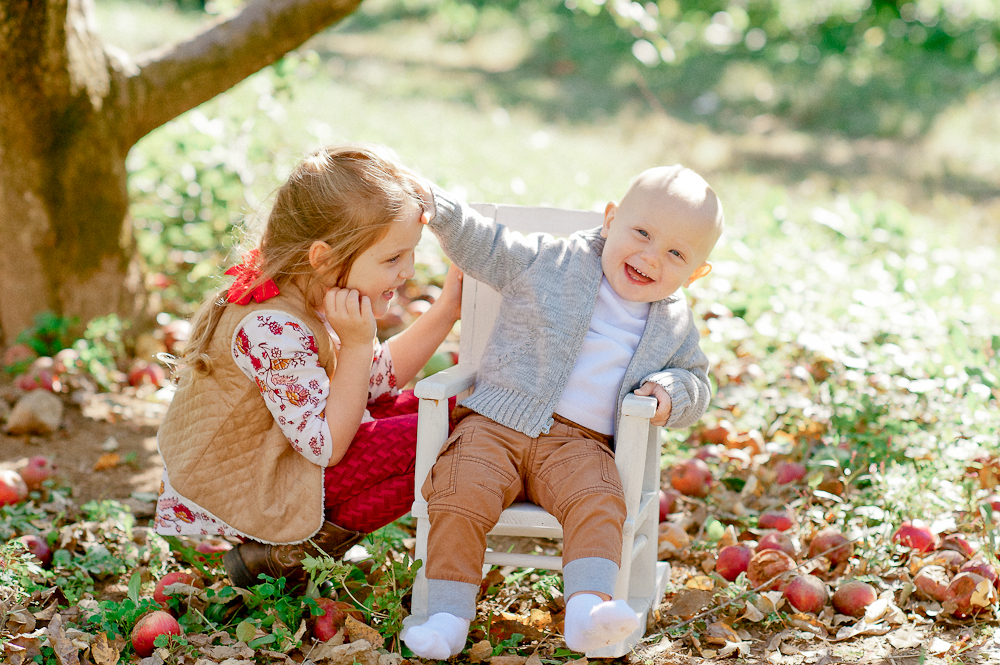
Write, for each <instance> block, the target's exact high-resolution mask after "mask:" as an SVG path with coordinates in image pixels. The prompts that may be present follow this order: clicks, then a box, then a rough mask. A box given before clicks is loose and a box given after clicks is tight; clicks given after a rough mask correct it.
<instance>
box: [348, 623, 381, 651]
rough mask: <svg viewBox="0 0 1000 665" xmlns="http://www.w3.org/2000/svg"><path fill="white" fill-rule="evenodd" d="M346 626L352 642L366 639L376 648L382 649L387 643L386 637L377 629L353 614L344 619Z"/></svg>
mask: <svg viewBox="0 0 1000 665" xmlns="http://www.w3.org/2000/svg"><path fill="white" fill-rule="evenodd" d="M344 628H345V629H346V630H347V636H348V637H349V638H350V640H351V642H352V643H353V642H357V641H358V640H365V641H367V642H368V643H369V644H371V645H372V646H373V647H375V648H376V649H381V648H382V646H383V645H384V644H385V638H384V637H382V635H381V634H379V632H378V631H377V630H375V629H374V628H372V627H371V626H369V625H368V624H366V623H362V622H360V621H358V620H357V619H355V618H354V617H352V616H351V615H347V618H346V619H345V620H344Z"/></svg>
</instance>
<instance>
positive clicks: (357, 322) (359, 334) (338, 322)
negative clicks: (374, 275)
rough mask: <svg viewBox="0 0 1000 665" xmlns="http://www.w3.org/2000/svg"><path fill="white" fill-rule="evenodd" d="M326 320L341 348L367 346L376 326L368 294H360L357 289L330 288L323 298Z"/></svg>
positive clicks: (369, 344)
mask: <svg viewBox="0 0 1000 665" xmlns="http://www.w3.org/2000/svg"><path fill="white" fill-rule="evenodd" d="M323 308H324V310H325V314H326V320H327V321H329V323H330V327H332V328H333V330H334V332H336V333H337V337H339V338H340V345H341V348H343V347H353V346H368V347H369V348H371V345H372V340H373V339H375V333H376V332H377V330H378V328H377V326H376V324H375V315H374V314H372V303H371V300H369V299H368V296H362V295H361V293H360V292H359V291H358V290H357V289H341V288H336V287H334V288H332V289H330V290H328V291H327V292H326V296H324V298H323Z"/></svg>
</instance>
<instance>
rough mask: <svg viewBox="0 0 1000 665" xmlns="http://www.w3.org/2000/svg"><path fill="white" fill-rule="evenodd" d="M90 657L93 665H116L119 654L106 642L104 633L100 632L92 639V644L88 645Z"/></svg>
mask: <svg viewBox="0 0 1000 665" xmlns="http://www.w3.org/2000/svg"><path fill="white" fill-rule="evenodd" d="M90 657H91V658H92V659H93V660H94V663H95V665H116V663H117V662H118V659H119V658H121V654H120V653H118V649H116V648H115V647H114V645H112V644H110V643H109V642H108V636H107V635H106V634H105V633H104V631H100V632H98V633H97V636H96V637H95V638H94V643H93V644H91V645H90Z"/></svg>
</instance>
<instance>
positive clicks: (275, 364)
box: [232, 311, 333, 466]
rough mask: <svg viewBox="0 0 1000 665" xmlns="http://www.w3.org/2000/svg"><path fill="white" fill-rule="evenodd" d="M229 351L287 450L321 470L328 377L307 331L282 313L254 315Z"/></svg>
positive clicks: (326, 455)
mask: <svg viewBox="0 0 1000 665" xmlns="http://www.w3.org/2000/svg"><path fill="white" fill-rule="evenodd" d="M232 352H233V360H235V361H236V364H237V366H239V368H240V369H241V370H242V371H243V373H244V374H246V375H247V376H248V377H249V378H250V379H251V380H252V381H254V382H255V383H256V384H257V387H258V389H259V390H260V394H261V396H262V397H263V399H264V403H265V404H266V405H267V408H268V410H269V411H270V412H271V415H272V416H274V419H275V420H276V421H277V422H278V425H279V426H280V427H281V431H282V433H284V435H285V437H286V438H287V439H288V442H289V444H291V446H292V448H294V449H295V450H296V451H297V452H298V453H299V454H301V455H302V456H303V457H305V458H306V459H308V460H309V461H310V462H313V463H314V464H318V465H320V466H326V464H327V462H329V461H330V456H331V455H332V453H333V445H332V443H331V441H330V426H329V425H328V424H327V422H326V400H327V397H328V396H329V392H330V379H329V377H328V376H327V374H326V370H325V369H324V368H323V366H322V365H321V364H320V362H319V348H318V347H317V345H316V339H315V338H314V337H313V335H312V333H311V332H310V331H309V328H307V327H306V326H305V325H303V324H302V323H301V322H299V321H296V320H295V319H293V318H291V317H289V316H287V315H283V314H281V313H278V312H274V311H267V312H264V311H258V312H255V313H253V314H250V315H249V316H247V318H245V319H244V320H243V321H242V322H241V324H240V327H239V329H238V330H237V332H236V334H235V335H234V336H233V348H232Z"/></svg>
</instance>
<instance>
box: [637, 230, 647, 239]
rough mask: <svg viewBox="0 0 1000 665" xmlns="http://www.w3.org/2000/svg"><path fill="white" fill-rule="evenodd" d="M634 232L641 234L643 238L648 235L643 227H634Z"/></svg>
mask: <svg viewBox="0 0 1000 665" xmlns="http://www.w3.org/2000/svg"><path fill="white" fill-rule="evenodd" d="M636 233H638V234H639V235H641V236H642V237H643V238H648V237H649V233H648V232H647V231H646V230H645V229H636Z"/></svg>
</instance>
